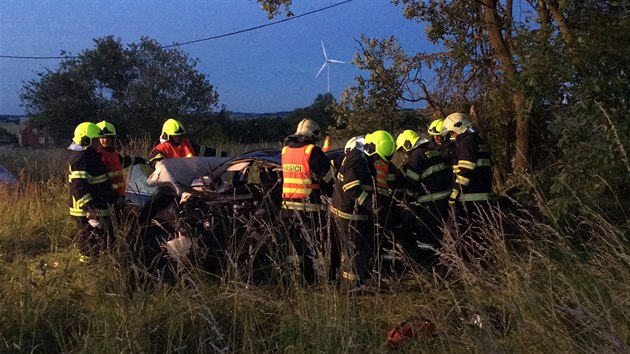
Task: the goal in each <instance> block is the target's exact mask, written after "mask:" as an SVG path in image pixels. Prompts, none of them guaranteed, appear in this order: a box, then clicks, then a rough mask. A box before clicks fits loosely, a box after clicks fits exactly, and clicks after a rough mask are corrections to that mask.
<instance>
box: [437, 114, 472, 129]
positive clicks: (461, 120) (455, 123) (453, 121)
mask: <svg viewBox="0 0 630 354" xmlns="http://www.w3.org/2000/svg"><path fill="white" fill-rule="evenodd" d="M471 125H472V122H471V121H470V118H468V116H467V115H465V114H464V113H451V114H449V115H448V117H446V119H444V127H443V129H442V131H443V132H453V133H455V134H462V133H464V132H465V131H466V129H468V128H469V127H470V126H471Z"/></svg>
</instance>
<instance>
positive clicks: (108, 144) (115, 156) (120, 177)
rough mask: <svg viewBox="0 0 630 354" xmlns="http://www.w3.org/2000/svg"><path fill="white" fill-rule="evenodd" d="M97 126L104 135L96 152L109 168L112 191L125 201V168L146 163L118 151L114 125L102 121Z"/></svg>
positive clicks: (108, 173)
mask: <svg viewBox="0 0 630 354" xmlns="http://www.w3.org/2000/svg"><path fill="white" fill-rule="evenodd" d="M96 125H97V126H98V127H99V128H100V129H101V133H102V135H103V137H101V138H99V142H100V146H99V147H98V148H97V149H96V150H97V151H98V152H99V153H100V154H101V156H102V159H103V163H104V164H105V167H106V168H107V177H109V181H110V182H111V184H112V189H114V192H116V194H118V196H119V197H120V198H123V200H124V198H125V190H126V185H125V184H126V180H125V171H124V168H127V167H129V166H131V165H132V164H139V163H146V161H145V160H144V159H143V158H142V157H139V156H138V157H135V158H134V157H131V156H128V155H125V156H123V155H121V154H119V153H118V152H117V151H116V147H115V143H116V127H114V125H113V124H112V123H110V122H107V121H101V122H99V123H96Z"/></svg>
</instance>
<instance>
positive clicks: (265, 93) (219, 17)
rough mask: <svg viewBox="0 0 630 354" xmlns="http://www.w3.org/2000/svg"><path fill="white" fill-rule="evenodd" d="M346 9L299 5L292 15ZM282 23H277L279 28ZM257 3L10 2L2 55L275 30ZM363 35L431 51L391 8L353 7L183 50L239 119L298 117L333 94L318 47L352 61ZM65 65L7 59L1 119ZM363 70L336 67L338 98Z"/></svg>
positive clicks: (383, 2) (313, 1)
mask: <svg viewBox="0 0 630 354" xmlns="http://www.w3.org/2000/svg"><path fill="white" fill-rule="evenodd" d="M340 1H341V0H309V1H305V0H295V1H294V2H295V4H294V6H293V7H292V11H293V12H294V14H296V15H299V14H302V13H304V12H308V11H312V10H316V9H319V8H322V7H325V6H329V5H332V4H335V3H338V2H340ZM283 18H284V17H278V18H275V19H273V20H271V21H277V20H279V19H283ZM269 21H270V20H268V19H267V15H266V13H265V12H264V11H262V10H261V9H260V5H259V4H258V3H257V2H256V1H254V0H181V1H166V0H160V1H148V0H133V1H131V0H128V1H127V0H110V1H104V0H100V1H97V0H55V1H52V0H38V1H31V0H2V1H0V55H17V56H56V55H59V52H60V51H61V50H65V51H69V52H72V53H78V52H79V51H81V50H83V49H86V48H91V47H92V46H93V42H92V39H93V38H97V37H103V36H107V35H114V36H115V37H119V38H121V40H122V41H123V43H131V42H137V41H138V40H139V39H140V37H141V36H149V37H151V38H154V39H156V40H157V41H158V42H160V43H161V44H163V45H167V44H172V43H173V42H185V41H189V40H195V39H200V38H205V37H210V36H215V35H220V34H224V33H228V32H232V31H237V30H241V29H245V28H248V27H253V26H258V25H262V24H265V23H268V22H269ZM361 34H366V35H368V36H370V37H377V38H383V37H389V36H390V35H395V36H396V37H397V38H399V40H400V42H401V44H402V46H403V48H405V50H407V51H408V52H413V53H415V52H417V51H420V50H426V48H430V46H429V44H428V43H427V42H426V39H425V38H424V29H423V28H422V26H421V25H419V24H417V23H415V22H412V21H409V20H406V19H405V18H404V17H403V16H402V8H401V7H396V6H394V5H392V4H391V3H390V2H389V0H354V1H352V2H350V3H347V4H343V5H340V6H338V7H335V8H332V9H329V10H326V11H323V12H319V13H316V14H312V15H309V16H305V17H302V18H299V19H295V20H292V21H288V22H284V23H280V24H277V25H274V26H269V27H265V28H262V29H258V30H255V31H251V32H247V33H242V34H238V35H234V36H231V37H226V38H221V39H216V40H211V41H206V42H201V43H195V44H190V45H185V46H182V47H181V49H182V50H184V51H186V52H188V53H189V54H190V56H191V57H193V58H198V59H199V65H198V70H199V71H201V72H202V73H204V74H206V76H207V78H208V81H209V82H210V83H212V84H213V85H214V86H215V89H216V90H217V92H218V93H219V100H220V103H221V104H224V105H226V107H227V109H229V110H231V111H235V112H254V113H262V112H276V111H290V110H293V109H295V108H298V107H304V106H308V105H310V104H311V103H312V102H313V99H314V98H315V97H316V96H317V94H318V93H325V92H326V75H325V72H323V73H322V74H321V75H320V76H319V77H318V78H317V79H315V74H316V73H317V71H318V70H319V68H320V66H321V65H322V63H323V56H322V50H321V44H320V40H323V41H324V43H325V45H326V50H327V52H328V56H329V58H331V59H338V60H343V61H346V62H350V60H351V59H352V57H353V54H354V52H355V51H356V47H357V43H356V40H358V39H359V38H360V36H361ZM58 63H59V60H16V59H0V114H21V113H23V109H22V108H21V107H19V98H18V95H19V91H20V88H21V86H22V82H23V81H27V80H30V79H33V78H35V77H36V73H37V72H41V71H43V70H44V69H45V68H50V69H53V70H54V69H55V68H56V67H57V64H58ZM359 74H360V71H359V70H358V69H357V68H356V67H354V66H352V65H349V64H340V65H334V66H332V67H331V74H330V76H331V77H330V81H331V82H330V86H331V93H332V94H333V95H334V96H335V97H339V96H340V94H341V92H342V91H343V89H344V88H345V87H347V86H349V85H352V84H353V83H354V77H355V76H357V75H359Z"/></svg>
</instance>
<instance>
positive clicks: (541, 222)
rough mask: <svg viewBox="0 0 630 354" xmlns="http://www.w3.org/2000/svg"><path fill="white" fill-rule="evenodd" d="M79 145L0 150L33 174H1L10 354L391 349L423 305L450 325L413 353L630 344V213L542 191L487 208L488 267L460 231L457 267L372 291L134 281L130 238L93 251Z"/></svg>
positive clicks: (408, 275)
mask: <svg viewBox="0 0 630 354" xmlns="http://www.w3.org/2000/svg"><path fill="white" fill-rule="evenodd" d="M141 145H142V144H139V145H137V146H135V147H131V148H130V149H129V150H130V151H134V152H136V153H142V152H143V151H144V149H143V148H142V147H140V146H141ZM228 150H229V149H228ZM230 152H231V153H236V152H237V151H230ZM143 154H146V152H144V153H143ZM64 158H65V153H64V151H63V150H61V149H60V150H11V149H3V150H0V164H2V165H3V166H5V167H6V168H8V169H9V170H10V171H12V172H14V173H15V174H16V175H19V176H20V182H19V184H18V185H17V186H13V187H11V188H9V187H7V186H1V187H0V352H7V353H13V352H15V353H23V352H37V353H55V352H72V353H118V352H125V353H154V352H155V353H164V352H168V353H174V352H177V353H197V352H206V353H224V352H225V353H227V352H230V353H231V352H236V353H269V352H283V353H340V352H344V353H359V352H360V353H366V352H367V353H378V352H385V351H388V350H389V349H388V348H387V347H386V346H385V345H384V343H383V342H384V339H385V336H386V334H387V332H388V330H389V329H390V328H392V327H393V326H394V325H396V324H398V323H400V322H401V321H403V320H406V319H409V318H412V317H414V316H417V317H424V318H427V319H429V320H430V321H432V322H433V323H434V324H435V325H436V327H437V333H436V334H435V335H434V336H430V337H425V338H420V339H418V340H415V341H411V342H410V343H409V344H408V345H407V346H405V348H404V350H405V351H406V352H456V353H459V352H461V353H468V352H478V353H497V352H519V353H565V352H566V353H573V352H585V353H612V352H615V353H619V352H629V351H630V272H628V269H630V240H629V237H630V231H629V230H630V227H629V224H630V223H629V222H628V219H625V220H615V221H611V220H608V219H607V217H606V215H602V214H601V213H599V212H596V211H593V210H589V209H588V208H586V207H585V208H584V210H583V211H582V213H581V214H580V215H579V216H578V215H574V216H571V217H565V218H563V219H559V218H558V217H557V216H556V215H551V213H550V211H549V210H548V208H547V207H546V204H545V201H544V200H545V199H544V196H540V195H534V196H531V200H534V201H535V202H534V203H533V204H532V205H528V206H527V207H526V208H523V209H522V212H521V213H520V214H519V216H518V217H513V218H511V219H510V222H505V220H503V221H501V220H499V218H498V217H499V215H496V214H495V215H493V217H496V218H493V220H489V221H488V223H487V225H486V228H485V230H486V236H487V238H488V239H490V240H492V241H491V247H490V250H489V252H490V253H491V254H492V255H493V260H494V262H493V264H492V266H491V267H489V268H488V269H486V270H482V269H480V268H476V267H474V266H464V265H463V264H462V262H461V260H459V259H458V258H457V256H456V255H455V253H454V252H453V251H452V247H450V246H448V245H449V244H450V242H448V241H449V240H450V241H452V239H453V237H454V236H452V235H446V240H447V242H446V243H447V246H446V249H445V250H444V257H445V259H449V260H450V261H451V262H452V264H453V266H454V269H456V270H457V271H456V274H455V275H454V276H451V277H449V278H448V279H447V280H437V279H435V278H434V276H433V275H432V274H431V273H429V272H425V271H421V270H419V269H417V268H416V267H413V265H411V264H408V265H407V266H408V267H407V271H406V272H405V274H403V275H396V276H389V277H388V278H387V279H386V280H387V283H388V284H389V286H388V288H387V290H384V291H383V292H382V293H379V294H376V295H371V296H357V295H351V294H348V293H347V292H346V291H343V289H340V288H338V287H336V286H334V285H331V284H328V283H321V284H316V285H314V286H312V287H304V286H300V285H299V284H298V283H297V282H295V281H291V279H294V278H295V277H294V276H293V275H292V274H288V276H287V277H285V279H289V280H288V281H274V280H273V279H271V280H270V281H268V282H265V283H264V285H255V284H252V283H248V282H245V281H243V279H246V278H247V276H245V277H243V276H242V274H240V275H239V276H236V275H234V274H233V272H229V273H226V274H223V275H221V276H218V277H217V276H213V275H210V274H207V273H206V272H204V271H203V270H202V269H200V268H197V267H194V266H189V267H186V268H185V269H184V270H181V271H180V272H179V273H178V275H177V277H176V279H175V280H174V281H168V282H163V281H161V280H160V278H151V279H154V280H151V279H149V280H147V281H146V282H145V283H144V284H143V286H133V285H132V284H131V282H130V279H132V278H133V276H134V274H137V273H138V272H139V271H142V269H140V268H139V266H138V265H137V264H134V263H133V262H132V261H130V260H129V259H128V257H126V255H125V252H124V249H123V248H120V249H119V252H113V253H111V254H108V255H106V256H103V257H101V258H99V259H98V260H97V261H96V262H95V263H93V264H90V265H85V264H82V263H79V261H78V251H77V250H76V247H75V246H74V241H73V237H74V233H75V230H74V224H73V223H72V220H70V218H69V217H68V216H67V187H66V185H65V178H66V175H65V171H66V167H65V164H64ZM569 220H570V221H569ZM272 232H273V230H272ZM273 261H274V262H277V264H281V263H282V260H281V259H276V260H273ZM285 268H286V267H285ZM283 269H284V268H283ZM474 314H479V315H480V317H481V319H482V321H483V322H482V323H483V325H482V326H481V327H480V326H475V325H473V324H472V323H471V318H472V317H473V315H474Z"/></svg>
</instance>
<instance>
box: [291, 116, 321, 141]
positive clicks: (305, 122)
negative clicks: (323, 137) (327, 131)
mask: <svg viewBox="0 0 630 354" xmlns="http://www.w3.org/2000/svg"><path fill="white" fill-rule="evenodd" d="M295 134H296V135H303V136H306V137H309V138H311V139H313V140H315V141H317V140H318V139H319V134H321V129H320V128H319V124H317V122H316V121H314V120H312V119H310V118H304V119H302V120H301V121H300V123H299V124H298V126H297V129H296V130H295Z"/></svg>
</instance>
